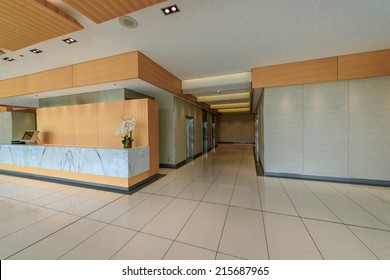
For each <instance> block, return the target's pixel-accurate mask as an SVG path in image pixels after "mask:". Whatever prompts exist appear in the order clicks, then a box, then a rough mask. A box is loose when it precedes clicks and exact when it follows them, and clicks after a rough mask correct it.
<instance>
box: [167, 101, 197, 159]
mask: <svg viewBox="0 0 390 280" xmlns="http://www.w3.org/2000/svg"><path fill="white" fill-rule="evenodd" d="M174 107H175V110H174V112H175V113H174V114H175V115H174V120H175V163H176V164H177V163H180V162H182V161H184V160H186V147H187V119H186V117H193V118H194V155H197V154H199V153H202V109H201V108H199V107H197V106H195V105H193V104H191V103H189V102H186V101H184V100H182V99H180V98H177V97H175V98H174Z"/></svg>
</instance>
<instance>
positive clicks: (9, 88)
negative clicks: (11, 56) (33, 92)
mask: <svg viewBox="0 0 390 280" xmlns="http://www.w3.org/2000/svg"><path fill="white" fill-rule="evenodd" d="M24 94H26V76H21V77H17V78H12V79H7V80H1V81H0V98H3V97H10V96H17V95H24Z"/></svg>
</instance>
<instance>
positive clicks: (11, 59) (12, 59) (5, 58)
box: [3, 57, 15, 61]
mask: <svg viewBox="0 0 390 280" xmlns="http://www.w3.org/2000/svg"><path fill="white" fill-rule="evenodd" d="M3 60H5V61H14V60H15V58H11V57H4V58H3Z"/></svg>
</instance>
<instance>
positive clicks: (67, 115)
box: [43, 106, 76, 146]
mask: <svg viewBox="0 0 390 280" xmlns="http://www.w3.org/2000/svg"><path fill="white" fill-rule="evenodd" d="M75 107H76V106H60V107H52V108H54V125H55V126H54V131H53V141H54V143H53V144H56V145H60V146H66V145H74V143H75ZM43 143H45V142H43Z"/></svg>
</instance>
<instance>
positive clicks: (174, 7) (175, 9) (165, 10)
mask: <svg viewBox="0 0 390 280" xmlns="http://www.w3.org/2000/svg"><path fill="white" fill-rule="evenodd" d="M161 11H162V12H163V13H164V15H166V16H167V15H170V14H174V13H178V12H180V10H179V8H178V7H177V5H176V4H175V5H172V6H169V7H165V8H162V9H161Z"/></svg>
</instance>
